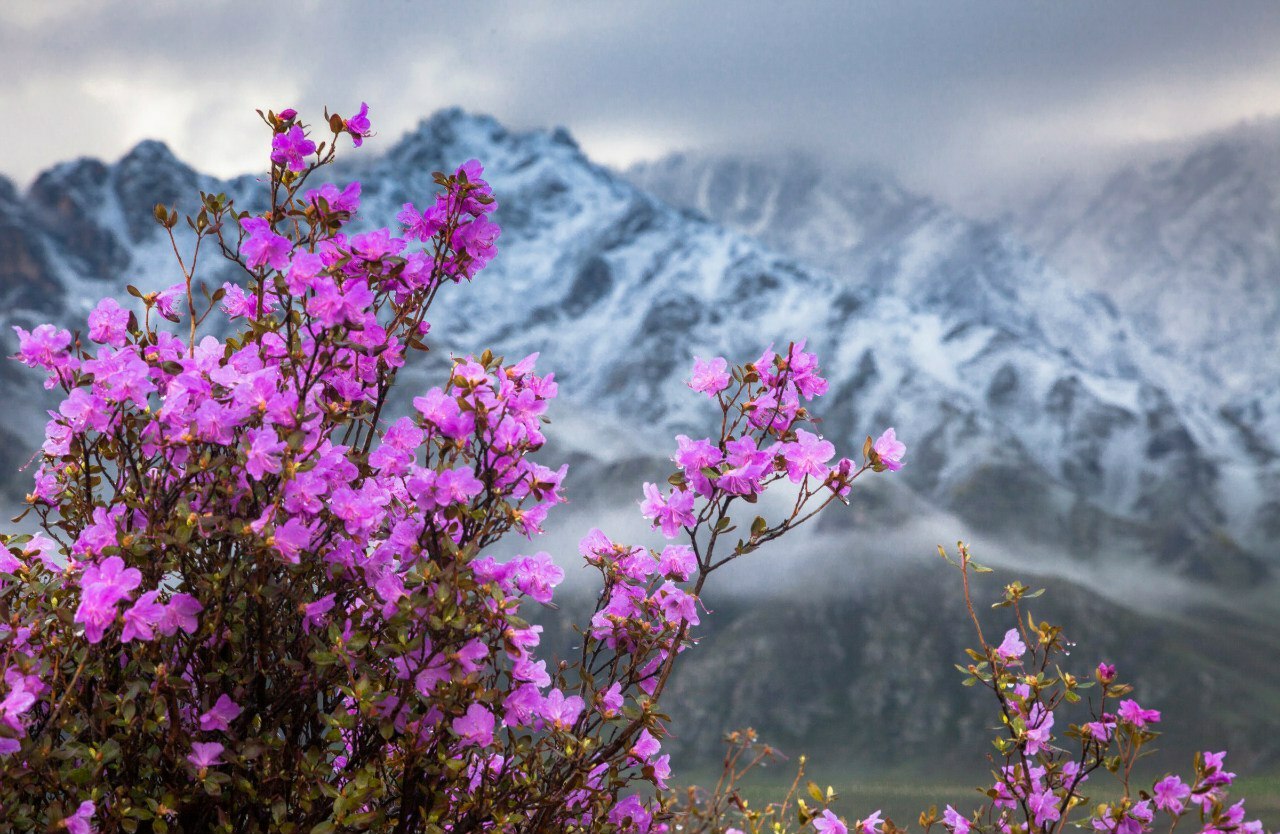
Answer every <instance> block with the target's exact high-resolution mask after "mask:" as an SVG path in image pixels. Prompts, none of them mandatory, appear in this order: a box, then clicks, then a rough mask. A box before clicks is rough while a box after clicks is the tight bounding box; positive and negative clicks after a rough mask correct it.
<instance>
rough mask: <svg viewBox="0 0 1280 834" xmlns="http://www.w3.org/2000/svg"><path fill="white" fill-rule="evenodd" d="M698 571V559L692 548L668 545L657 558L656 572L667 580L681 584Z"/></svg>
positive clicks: (681, 545) (682, 545)
mask: <svg viewBox="0 0 1280 834" xmlns="http://www.w3.org/2000/svg"><path fill="white" fill-rule="evenodd" d="M697 569H698V557H697V554H695V553H694V552H693V548H691V547H689V546H688V545H684V544H669V545H667V546H666V547H664V548H663V549H662V555H661V556H659V557H658V572H659V573H661V574H662V575H663V576H665V577H667V578H668V579H678V580H680V581H681V582H683V581H684V580H686V579H688V578H689V576H690V574H692V573H693V572H694V571H695V570H697Z"/></svg>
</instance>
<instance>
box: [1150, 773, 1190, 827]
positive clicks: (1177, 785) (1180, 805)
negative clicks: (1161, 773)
mask: <svg viewBox="0 0 1280 834" xmlns="http://www.w3.org/2000/svg"><path fill="white" fill-rule="evenodd" d="M1151 792H1152V794H1154V796H1155V802H1156V807H1157V808H1159V809H1160V810H1161V811H1165V812H1166V813H1169V814H1171V815H1173V816H1175V817H1176V816H1178V815H1179V814H1181V813H1182V810H1183V809H1184V808H1185V807H1186V802H1187V798H1188V797H1189V796H1191V786H1190V785H1188V784H1186V783H1185V782H1183V781H1182V780H1181V779H1179V778H1178V777H1177V776H1166V777H1164V778H1163V779H1161V780H1160V781H1159V782H1156V784H1155V787H1153V788H1152V789H1151Z"/></svg>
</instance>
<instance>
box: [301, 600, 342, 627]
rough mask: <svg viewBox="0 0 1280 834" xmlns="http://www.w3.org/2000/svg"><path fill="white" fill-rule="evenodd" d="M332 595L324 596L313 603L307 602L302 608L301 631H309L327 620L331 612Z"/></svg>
mask: <svg viewBox="0 0 1280 834" xmlns="http://www.w3.org/2000/svg"><path fill="white" fill-rule="evenodd" d="M333 600H334V595H333V594H326V595H325V596H323V597H321V598H320V599H318V600H316V601H315V602H309V603H307V604H306V605H304V606H303V607H302V611H303V614H302V629H303V631H311V629H313V628H315V627H316V626H320V625H323V624H324V622H325V620H327V619H328V614H329V612H330V611H331V610H333Z"/></svg>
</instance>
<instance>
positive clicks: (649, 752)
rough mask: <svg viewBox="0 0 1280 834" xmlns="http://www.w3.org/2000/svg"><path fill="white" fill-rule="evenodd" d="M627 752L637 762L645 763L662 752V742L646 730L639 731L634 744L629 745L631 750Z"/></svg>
mask: <svg viewBox="0 0 1280 834" xmlns="http://www.w3.org/2000/svg"><path fill="white" fill-rule="evenodd" d="M627 752H629V753H630V754H631V758H633V759H635V760H636V761H637V762H641V763H643V762H647V761H650V760H651V759H653V758H654V757H656V756H657V755H658V754H659V753H661V752H662V742H660V741H658V740H657V739H656V738H654V737H653V733H651V732H649V731H648V730H641V731H640V736H639V737H638V738H637V739H636V743H635V744H633V745H631V749H630V750H629V751H627Z"/></svg>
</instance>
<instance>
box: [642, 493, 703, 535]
mask: <svg viewBox="0 0 1280 834" xmlns="http://www.w3.org/2000/svg"><path fill="white" fill-rule="evenodd" d="M644 494H645V500H643V501H641V502H640V513H641V514H642V515H643V516H644V517H645V518H648V519H651V520H652V521H653V523H654V524H655V525H658V526H661V527H662V535H664V536H666V537H667V538H669V539H673V538H675V537H676V535H677V534H678V533H679V532H680V528H681V527H692V526H693V525H694V523H695V522H696V519H695V518H694V516H693V501H694V495H693V493H692V492H689V491H687V490H682V489H673V490H672V491H671V495H670V496H669V497H663V495H662V492H661V491H660V490H659V489H658V487H657V485H655V484H650V483H646V484H645V485H644Z"/></svg>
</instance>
